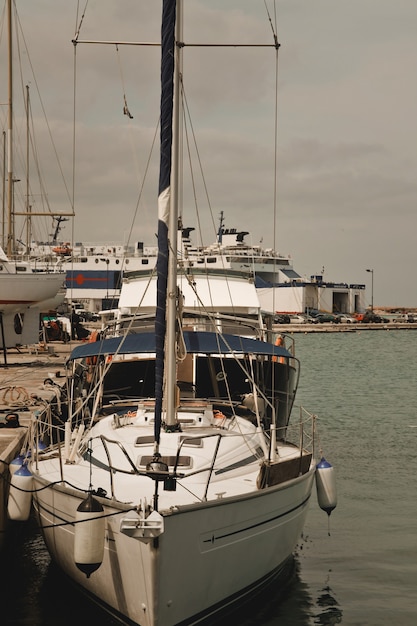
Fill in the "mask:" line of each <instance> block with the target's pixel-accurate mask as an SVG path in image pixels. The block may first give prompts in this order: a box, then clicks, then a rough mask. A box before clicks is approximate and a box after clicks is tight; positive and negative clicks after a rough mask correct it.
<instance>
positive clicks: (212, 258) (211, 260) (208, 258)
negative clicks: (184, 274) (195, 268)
mask: <svg viewBox="0 0 417 626" xmlns="http://www.w3.org/2000/svg"><path fill="white" fill-rule="evenodd" d="M206 260H207V263H216V261H217V258H216V257H215V256H208V257H207V259H206Z"/></svg>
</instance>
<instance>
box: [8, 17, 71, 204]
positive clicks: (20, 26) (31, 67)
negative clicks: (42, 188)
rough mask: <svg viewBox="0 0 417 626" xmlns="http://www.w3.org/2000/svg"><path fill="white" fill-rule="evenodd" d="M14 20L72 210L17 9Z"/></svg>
mask: <svg viewBox="0 0 417 626" xmlns="http://www.w3.org/2000/svg"><path fill="white" fill-rule="evenodd" d="M15 22H16V24H18V25H19V31H20V34H21V37H22V40H23V43H24V44H25V51H26V54H27V58H28V63H29V66H30V70H31V73H32V78H33V82H34V83H35V87H36V93H37V94H38V98H39V102H40V105H41V109H42V113H43V116H44V119H45V123H46V127H47V129H48V134H49V138H50V140H51V144H52V148H53V151H54V154H55V158H56V160H57V164H58V168H59V171H60V173H61V178H62V181H63V183H64V187H65V191H66V193H67V197H68V200H69V202H70V206H71V209H72V211H74V205H73V202H72V201H71V197H70V193H69V190H68V186H67V183H66V180H65V176H64V171H63V169H62V166H61V162H60V159H59V156H58V151H57V149H56V146H55V142H54V140H53V136H52V132H51V127H50V125H49V122H48V117H47V115H46V111H45V107H44V104H43V100H42V97H41V94H40V90H39V85H38V81H37V80H36V75H35V71H34V68H33V65H32V61H31V58H30V55H29V49H28V46H27V43H26V39H25V36H24V33H23V28H22V25H21V23H20V19H19V16H18V14H17V11H16V14H15ZM17 39H18V38H17ZM18 40H19V39H18ZM19 50H20V48H19Z"/></svg>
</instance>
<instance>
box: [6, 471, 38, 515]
mask: <svg viewBox="0 0 417 626" xmlns="http://www.w3.org/2000/svg"><path fill="white" fill-rule="evenodd" d="M32 484H33V476H32V473H31V472H30V471H29V469H28V466H27V464H26V463H24V464H23V465H21V467H20V468H19V469H17V470H16V471H15V472H14V473H13V474H12V476H11V479H10V491H9V498H8V501H7V513H8V515H9V518H10V519H11V520H14V521H17V522H26V521H27V520H28V519H29V516H30V507H31V504H32Z"/></svg>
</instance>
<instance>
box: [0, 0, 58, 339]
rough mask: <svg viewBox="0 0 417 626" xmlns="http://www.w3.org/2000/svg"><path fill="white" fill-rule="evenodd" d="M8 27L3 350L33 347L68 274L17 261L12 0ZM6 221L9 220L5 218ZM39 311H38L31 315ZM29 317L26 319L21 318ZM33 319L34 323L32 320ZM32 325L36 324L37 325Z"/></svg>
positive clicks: (0, 310) (0, 255)
mask: <svg viewBox="0 0 417 626" xmlns="http://www.w3.org/2000/svg"><path fill="white" fill-rule="evenodd" d="M7 25H8V122H7V224H8V233H7V242H6V245H7V254H6V253H5V251H4V250H3V248H1V247H0V324H1V330H2V332H1V334H0V347H2V348H5V347H10V346H14V345H15V344H16V342H17V343H20V344H22V343H33V342H34V341H36V340H37V338H38V334H39V310H40V309H39V307H41V306H42V303H43V302H45V303H47V302H48V301H51V300H53V299H54V298H55V296H57V294H58V292H59V290H60V289H61V287H62V286H63V284H64V280H65V273H64V272H63V270H62V269H61V268H60V267H59V266H58V265H54V266H49V267H48V268H42V269H39V268H36V267H35V265H34V264H33V263H32V262H30V261H24V260H22V259H18V260H16V259H14V258H13V253H14V240H15V233H14V182H16V180H15V178H14V172H13V55H12V0H7ZM3 219H5V216H3ZM31 307H37V311H35V312H33V311H31V310H30V309H31ZM23 313H24V314H25V316H26V319H25V318H24V317H23V316H22V315H21V314H23ZM15 314H20V318H19V319H20V321H19V324H18V326H19V330H20V332H18V333H16V332H14V330H13V329H14V328H15V326H16V325H15V320H14V316H15ZM31 318H33V319H31ZM32 322H35V323H34V324H33V323H32ZM24 325H26V326H27V327H29V326H31V327H33V329H34V333H30V334H31V335H33V338H30V337H23V336H22V331H23V326H24Z"/></svg>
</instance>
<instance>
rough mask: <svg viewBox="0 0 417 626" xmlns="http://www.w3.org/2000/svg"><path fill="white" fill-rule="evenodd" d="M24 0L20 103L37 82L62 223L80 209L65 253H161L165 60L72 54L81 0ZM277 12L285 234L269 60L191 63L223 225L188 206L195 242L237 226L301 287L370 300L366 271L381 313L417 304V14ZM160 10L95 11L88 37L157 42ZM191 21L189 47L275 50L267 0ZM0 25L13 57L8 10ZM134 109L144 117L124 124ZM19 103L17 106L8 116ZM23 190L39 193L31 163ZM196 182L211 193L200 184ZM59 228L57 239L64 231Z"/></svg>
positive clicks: (208, 56) (200, 14) (209, 10)
mask: <svg viewBox="0 0 417 626" xmlns="http://www.w3.org/2000/svg"><path fill="white" fill-rule="evenodd" d="M15 1H16V4H17V10H18V17H19V24H18V26H19V29H21V31H22V32H21V33H20V37H21V36H22V33H23V36H24V41H23V40H21V42H20V44H19V46H17V45H15V55H16V56H19V57H20V59H21V62H22V75H21V74H20V70H19V71H18V72H15V92H16V94H17V92H18V91H19V90H20V85H21V84H23V85H25V84H29V85H30V95H31V103H32V105H31V109H32V117H33V119H34V121H35V134H36V146H37V152H38V155H39V158H40V166H39V167H40V168H41V169H42V175H43V181H44V185H45V187H46V189H47V192H48V199H49V205H50V207H51V209H52V210H54V211H63V212H69V211H70V210H71V203H72V197H73V194H74V200H75V201H74V208H75V214H76V217H75V220H74V223H73V224H71V223H68V224H67V225H66V227H65V230H64V231H63V238H64V239H70V238H71V237H72V233H73V236H74V239H75V240H78V241H79V240H83V241H96V242H104V241H106V242H108V241H114V242H116V243H117V242H123V241H125V242H126V241H127V238H128V237H129V236H130V237H131V239H132V240H134V241H135V240H141V241H144V242H145V244H149V245H154V244H155V236H154V233H155V229H156V226H155V223H156V191H157V169H158V151H157V146H155V147H154V149H153V151H152V142H153V140H154V136H155V132H156V129H157V123H158V107H159V85H158V76H159V49H158V48H157V47H149V46H148V47H137V46H129V47H127V46H119V47H118V50H116V47H115V46H114V45H113V46H109V45H107V46H105V45H100V46H99V45H95V46H93V45H89V44H79V45H78V46H77V47H76V49H74V46H73V45H72V43H71V40H72V38H73V36H74V33H75V31H76V24H79V23H80V21H81V12H82V11H83V10H84V8H85V0H83V1H82V2H81V3H80V4H81V8H79V7H78V2H77V1H76V0H37V1H36V2H27V1H26V2H24V1H23V0H15ZM266 5H267V6H268V8H269V9H270V12H271V18H272V21H273V22H274V23H275V19H276V22H277V31H278V40H279V42H280V44H281V47H280V50H279V58H278V100H277V110H278V130H277V147H278V157H277V196H276V197H277V200H276V219H275V223H276V232H275V234H274V143H275V142H274V138H275V130H274V117H275V77H276V64H275V56H276V55H275V51H274V49H273V48H212V47H210V48H201V47H192V46H189V47H186V48H185V50H184V84H185V93H186V98H187V106H188V108H189V111H190V117H191V123H192V128H193V131H194V134H195V141H196V143H197V147H198V152H199V157H200V161H201V163H202V168H203V172H204V181H205V185H206V187H207V193H208V199H209V203H210V206H211V211H212V217H210V216H208V212H207V210H206V207H207V201H206V200H205V199H204V198H203V199H201V200H200V199H199V200H198V206H199V215H198V217H197V216H196V214H195V210H194V208H193V204H194V202H193V201H192V194H191V192H190V191H186V192H184V208H183V215H184V223H185V224H186V225H189V226H194V227H195V228H196V234H195V237H194V239H195V241H196V242H197V241H198V240H199V238H200V235H199V234H198V232H197V227H198V223H199V222H200V223H201V227H202V231H203V233H202V235H201V237H202V239H203V241H204V243H210V242H212V241H213V240H214V237H215V235H214V232H213V225H212V224H213V223H214V226H216V224H217V220H218V216H219V213H220V211H224V214H225V219H226V226H228V227H235V228H238V229H241V230H247V231H249V232H250V238H251V240H252V242H253V243H259V242H260V241H262V245H264V246H266V247H272V246H275V247H276V248H277V249H278V250H279V251H280V252H282V253H283V254H290V255H291V257H292V259H293V261H294V267H295V269H296V270H297V271H298V272H299V273H300V274H301V275H303V276H306V277H310V275H313V274H321V273H324V278H325V279H326V280H329V281H340V282H347V283H365V284H366V285H367V287H368V289H367V293H368V299H369V300H370V295H371V280H370V277H371V275H370V273H367V272H366V269H370V268H371V269H373V270H374V303H375V305H386V306H408V307H411V306H414V307H416V306H417V245H416V230H417V3H416V1H415V0H395V2H393V1H392V0H278V1H277V2H276V6H275V8H274V4H273V2H271V0H267V2H266ZM160 6H161V3H160V2H159V0H117V1H114V0H112V1H110V0H89V2H88V3H87V6H86V10H85V16H84V19H83V21H82V25H81V29H80V35H79V37H80V39H81V40H82V39H95V40H111V41H146V42H157V41H158V39H159V28H160V26H159V21H160ZM78 11H79V13H78ZM184 11H185V16H184V41H185V42H186V43H188V44H191V43H206V44H208V43H270V42H271V41H272V34H271V27H270V25H269V22H268V17H267V13H266V9H265V2H264V0H230V1H229V0H228V1H226V0H185V2H184ZM1 26H2V28H1V41H0V54H1V59H3V60H5V54H6V48H5V43H6V36H5V26H4V13H3V14H2V23H1ZM26 47H27V49H26ZM29 61H30V64H29ZM2 65H4V67H1V68H0V76H1V83H0V84H2V85H4V86H5V85H7V81H6V69H7V68H6V66H5V63H4V64H2ZM30 65H31V66H32V69H33V72H34V74H32V73H31V72H32V70H30V67H29V66H30ZM74 68H75V70H76V71H74ZM16 74H17V75H16ZM75 74H76V80H74V75H75ZM74 84H76V96H75V98H74ZM38 92H39V94H40V96H41V98H42V103H43V110H44V112H45V114H46V118H47V123H48V127H49V129H50V133H51V135H52V138H53V142H54V147H52V144H51V141H50V139H49V138H48V132H47V126H46V124H45V122H44V121H43V117H44V112H43V110H42V107H41V106H40V105H39V104H38V103H37V100H38ZM124 97H126V103H127V106H128V109H129V111H130V113H131V115H132V116H133V119H130V118H129V117H127V116H125V115H123V106H124ZM16 99H17V95H16ZM6 100H7V94H6V93H4V94H3V96H2V97H1V98H0V101H1V102H2V103H4V102H5V101H6ZM74 102H75V113H74ZM4 109H5V107H1V116H2V117H1V122H2V124H3V126H4V123H5V119H6V116H5V115H6V112H5V110H4ZM15 115H16V120H17V121H16V123H15V135H16V136H19V135H20V136H22V137H24V134H25V133H24V130H23V127H22V122H20V123H19V121H18V120H19V111H18V106H17V104H16V107H15ZM20 118H21V120H23V119H24V116H23V115H22V114H21V113H20ZM74 119H75V133H74ZM74 137H75V146H76V150H75V158H73V154H74V152H73V146H74ZM55 152H56V153H57V154H58V156H59V163H60V165H59V167H58V165H57V164H56V155H55ZM23 154H24V152H23ZM74 163H75V170H74V168H73V164H74ZM193 167H195V165H193ZM31 170H32V173H34V170H35V167H34V165H31ZM61 170H62V175H61ZM184 170H185V171H188V170H189V167H188V166H184ZM74 172H75V176H74ZM145 173H146V176H145ZM14 175H15V177H16V178H20V179H21V180H23V179H24V178H25V170H24V166H23V165H22V163H21V161H20V160H19V157H18V156H17V157H16V159H15V164H14ZM195 176H196V186H197V188H198V190H200V189H201V188H202V184H201V182H200V178H199V179H198V182H197V173H196V171H195ZM185 178H188V177H186V176H185ZM144 180H145V182H144V183H143V181H144ZM64 181H65V183H64ZM142 187H143V191H142V193H141V190H142ZM15 192H16V198H18V197H19V195H22V196H24V194H25V185H24V183H22V182H21V183H19V184H16V185H15ZM140 193H141V201H140V203H139V206H137V205H138V198H139V195H140ZM31 202H32V204H33V206H34V207H35V208H39V206H40V204H41V197H40V193H39V194H38V193H37V191H36V186H35V184H34V185H33V188H32V187H31ZM40 222H41V220H39V222H38V223H39V224H40ZM132 224H134V225H133V227H132ZM39 228H40V226H39ZM45 228H46V231H45V232H51V231H52V227H51V220H50V219H49V220H48V223H47V224H46V226H45ZM37 235H38V237H46V235H45V234H41V232H39V233H38V234H37ZM248 239H249V237H248Z"/></svg>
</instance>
